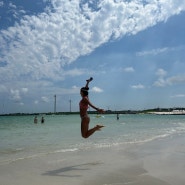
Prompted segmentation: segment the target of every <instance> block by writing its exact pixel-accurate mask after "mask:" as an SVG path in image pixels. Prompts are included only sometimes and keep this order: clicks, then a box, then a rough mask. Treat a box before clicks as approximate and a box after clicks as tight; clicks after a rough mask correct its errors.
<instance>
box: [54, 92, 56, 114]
mask: <svg viewBox="0 0 185 185" xmlns="http://www.w3.org/2000/svg"><path fill="white" fill-rule="evenodd" d="M56 98H57V96H56V94H55V95H54V114H55V113H56V104H57V103H56Z"/></svg>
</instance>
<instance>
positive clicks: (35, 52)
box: [0, 0, 185, 81]
mask: <svg viewBox="0 0 185 185" xmlns="http://www.w3.org/2000/svg"><path fill="white" fill-rule="evenodd" d="M88 3H89V4H88ZM51 4H52V7H49V6H48V7H47V9H46V12H43V13H40V14H39V15H38V16H36V15H32V16H28V15H26V16H24V17H22V19H20V24H18V23H17V24H15V26H14V27H10V28H8V29H7V30H1V32H0V43H1V46H0V51H1V56H2V57H1V59H0V62H1V61H6V62H7V65H6V66H4V67H1V68H0V79H3V76H5V74H8V76H7V77H6V80H10V79H12V78H14V80H15V81H16V80H17V79H19V78H20V76H22V75H24V76H25V75H26V76H28V78H30V79H42V78H51V79H59V78H61V77H63V74H62V73H61V68H63V66H64V65H66V64H69V63H71V62H73V61H74V60H76V59H77V58H78V57H80V56H82V55H87V54H89V53H90V52H92V51H93V50H94V49H95V48H97V47H99V46H100V45H102V44H103V43H106V42H108V41H109V40H110V39H118V38H120V37H122V36H124V35H126V34H136V33H137V32H139V31H141V30H144V29H146V28H148V27H150V26H153V25H155V24H157V23H158V22H160V21H166V20H167V19H168V18H169V17H170V16H172V15H175V14H178V13H180V12H181V11H182V10H184V9H185V2H184V1H176V0H171V1H170V2H169V1H167V0H160V1H148V2H145V4H144V3H142V1H140V0H135V1H130V2H125V1H112V0H102V1H98V2H96V5H94V7H95V8H92V5H91V6H90V4H92V1H87V2H86V1H84V2H81V1H78V0H71V1H66V0H52V1H51ZM79 4H80V6H79ZM11 6H12V7H14V8H15V5H13V4H11ZM163 50H165V48H164V49H163ZM158 52H159V51H158ZM73 72H74V71H73ZM73 72H72V73H73ZM72 73H71V74H72ZM73 74H75V73H73ZM76 75H79V73H76Z"/></svg>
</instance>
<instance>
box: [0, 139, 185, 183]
mask: <svg viewBox="0 0 185 185" xmlns="http://www.w3.org/2000/svg"><path fill="white" fill-rule="evenodd" d="M184 141H185V136H176V137H170V138H163V139H160V140H155V141H152V142H148V143H145V144H140V145H136V144H134V145H126V146H125V145H122V146H114V147H107V148H97V149H88V150H83V151H73V152H66V153H56V154H48V155H40V157H34V156H33V158H29V159H23V160H22V159H20V160H17V161H15V162H11V163H4V164H1V165H0V182H1V183H0V184H2V185H25V184H26V185H51V184H53V185H74V184H75V185H125V184H131V185H174V184H175V185H183V184H185V175H184V171H185V160H184V159H185V144H184Z"/></svg>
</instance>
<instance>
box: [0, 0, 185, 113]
mask: <svg viewBox="0 0 185 185" xmlns="http://www.w3.org/2000/svg"><path fill="white" fill-rule="evenodd" d="M184 30H185V0H170V1H169V0H144V1H142V0H89V1H88V0H81V1H79V0H70V1H66V0H32V1H25V0H12V1H11V0H10V1H8V0H4V1H2V0H0V43H1V45H0V80H1V83H0V102H1V104H0V113H16V112H24V113H27V112H28V113H33V112H52V111H53V110H54V95H55V94H56V96H57V111H69V110H70V106H69V105H70V104H69V100H71V101H72V103H71V106H72V111H78V103H79V100H80V98H81V97H80V94H79V90H80V88H81V87H82V86H84V84H85V80H86V79H87V78H89V77H90V76H92V77H93V78H94V80H93V81H92V83H91V84H90V95H89V97H90V100H91V102H92V103H93V104H95V105H96V106H98V107H100V108H104V109H111V110H129V109H130V110H139V109H148V108H156V107H161V108H166V107H185V71H184V69H185V52H184V51H185V34H184Z"/></svg>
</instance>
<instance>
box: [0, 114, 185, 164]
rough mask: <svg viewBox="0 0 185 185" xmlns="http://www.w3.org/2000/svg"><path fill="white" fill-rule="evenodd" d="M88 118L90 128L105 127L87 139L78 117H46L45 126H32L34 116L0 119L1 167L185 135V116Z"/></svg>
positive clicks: (142, 115)
mask: <svg viewBox="0 0 185 185" xmlns="http://www.w3.org/2000/svg"><path fill="white" fill-rule="evenodd" d="M90 117H91V123H90V127H93V126H95V125H96V124H103V125H105V126H106V127H105V128H103V129H102V131H97V132H96V133H95V134H94V135H92V136H91V137H90V138H88V139H83V138H82V137H81V133H80V117H79V115H47V116H44V118H45V123H44V124H41V123H40V122H39V123H38V124H34V123H33V119H34V116H2V117H0V164H3V163H10V162H14V161H17V160H21V159H26V158H34V157H39V156H42V155H48V154H51V153H63V152H74V151H78V150H88V149H93V148H103V147H111V146H115V145H116V146H120V147H123V146H124V145H127V146H128V145H132V144H135V143H139V144H142V143H146V142H150V141H152V140H155V139H163V138H166V137H173V136H176V135H182V134H183V135H185V115H145V114H140V115H139V114H138V115H137V114H136V115H120V119H119V120H118V121H117V120H116V115H104V116H102V117H100V118H97V117H96V115H90ZM38 118H39V119H41V116H38Z"/></svg>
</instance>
